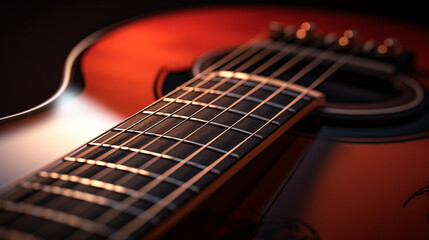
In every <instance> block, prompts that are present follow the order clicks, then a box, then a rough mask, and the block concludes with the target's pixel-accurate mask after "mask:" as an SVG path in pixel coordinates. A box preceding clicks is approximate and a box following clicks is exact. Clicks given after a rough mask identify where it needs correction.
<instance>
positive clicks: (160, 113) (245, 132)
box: [145, 111, 263, 139]
mask: <svg viewBox="0 0 429 240" xmlns="http://www.w3.org/2000/svg"><path fill="white" fill-rule="evenodd" d="M145 112H150V111H145ZM155 114H156V115H167V116H171V117H175V118H183V119H188V117H187V116H183V115H178V114H171V113H163V112H157V113H155ZM189 120H191V121H196V122H201V123H208V124H210V125H214V126H219V127H222V128H228V127H229V126H228V125H225V124H222V123H218V122H209V121H208V120H204V119H200V118H194V117H191V118H189ZM231 130H234V131H237V132H241V133H244V134H247V135H250V134H252V133H251V132H249V131H246V130H244V129H241V128H232V129H231ZM255 137H256V138H259V139H263V137H262V136H261V135H258V134H256V135H255Z"/></svg>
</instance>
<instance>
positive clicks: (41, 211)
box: [0, 200, 125, 237]
mask: <svg viewBox="0 0 429 240" xmlns="http://www.w3.org/2000/svg"><path fill="white" fill-rule="evenodd" d="M0 208H1V209H4V210H6V211H10V212H16V213H21V214H25V215H28V216H33V217H37V218H42V219H46V220H48V221H52V222H57V223H60V224H63V225H66V226H70V227H74V228H78V229H82V230H84V231H86V232H89V233H93V234H97V235H101V236H104V237H108V236H110V235H111V234H112V233H114V234H115V236H117V237H121V236H122V237H124V236H125V235H123V234H122V233H121V232H120V231H119V230H113V229H111V228H109V227H107V226H106V225H104V224H101V223H98V222H95V221H91V220H89V219H85V218H81V217H79V216H76V215H73V214H70V213H66V212H62V211H58V210H54V209H50V208H45V207H41V206H37V205H33V204H29V203H23V202H19V203H16V202H12V201H8V200H0Z"/></svg>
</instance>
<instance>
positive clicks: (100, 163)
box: [64, 157, 200, 192]
mask: <svg viewBox="0 0 429 240" xmlns="http://www.w3.org/2000/svg"><path fill="white" fill-rule="evenodd" d="M64 160H66V161H70V162H78V163H86V164H89V165H95V166H100V167H106V168H110V169H117V170H121V171H126V172H130V173H134V174H138V175H142V176H147V177H151V178H153V179H156V178H158V177H159V176H160V174H157V173H154V172H150V171H148V170H144V169H139V168H134V167H129V166H125V165H121V164H116V163H110V162H104V161H101V160H93V159H85V158H74V157H65V158H64ZM164 180H165V182H168V183H171V184H173V185H176V186H180V185H182V184H183V182H182V181H180V180H177V179H174V178H165V179H164ZM189 190H191V191H194V192H198V191H200V189H199V188H198V187H197V186H192V187H191V188H190V189H189Z"/></svg>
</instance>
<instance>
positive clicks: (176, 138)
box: [112, 113, 250, 159]
mask: <svg viewBox="0 0 429 240" xmlns="http://www.w3.org/2000/svg"><path fill="white" fill-rule="evenodd" d="M157 114H158V113H157ZM160 114H162V113H160ZM162 115H165V116H168V115H167V114H162ZM170 116H172V115H171V114H170ZM182 117H183V118H186V117H185V116H182ZM112 130H113V131H120V132H130V133H137V134H145V135H149V136H155V137H161V138H167V139H171V140H176V141H183V142H184V143H189V144H192V145H195V146H199V147H202V146H204V144H202V143H198V142H194V141H191V140H188V139H181V138H178V137H173V136H169V135H162V134H157V133H152V132H144V131H138V130H131V129H122V128H114V129H112ZM249 135H250V134H249ZM207 149H210V150H213V151H215V152H219V153H227V151H226V150H223V149H220V148H216V147H213V146H208V147H207ZM231 156H232V157H235V158H237V159H238V158H239V156H238V155H237V154H235V153H231Z"/></svg>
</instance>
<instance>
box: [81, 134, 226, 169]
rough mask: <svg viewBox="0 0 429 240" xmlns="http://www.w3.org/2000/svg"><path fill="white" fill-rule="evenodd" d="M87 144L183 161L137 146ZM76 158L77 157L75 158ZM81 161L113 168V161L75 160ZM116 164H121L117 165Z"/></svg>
mask: <svg viewBox="0 0 429 240" xmlns="http://www.w3.org/2000/svg"><path fill="white" fill-rule="evenodd" d="M88 145H90V146H102V147H106V148H113V149H121V150H125V151H131V152H136V153H142V154H146V155H151V156H154V157H160V158H165V159H168V160H171V161H174V162H181V161H183V159H182V158H178V157H173V156H170V155H167V154H161V153H157V152H153V151H149V150H145V149H138V148H132V147H127V146H119V145H112V144H107V143H104V144H101V143H94V142H90V143H88ZM77 159H79V158H77ZM82 159H83V158H82ZM81 161H89V162H86V163H90V164H95V165H98V166H102V165H100V164H104V165H107V166H108V167H110V168H115V164H114V163H107V162H104V161H95V160H91V159H89V160H86V159H84V160H77V162H81ZM94 162H96V163H94ZM187 165H189V166H192V167H195V168H198V169H205V168H206V166H205V165H202V164H199V163H195V162H188V163H187ZM117 166H123V165H117ZM125 167H126V166H125ZM120 168H123V167H120ZM120 170H122V169H120ZM142 171H143V170H142ZM212 173H214V174H216V175H219V174H220V172H219V171H218V170H216V169H214V170H213V171H212Z"/></svg>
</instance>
